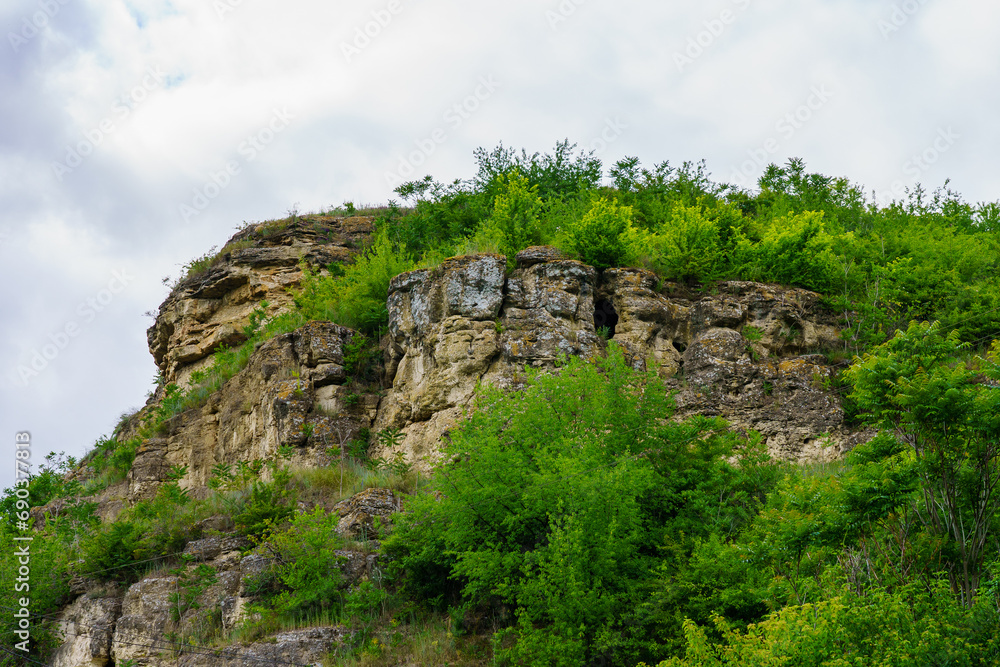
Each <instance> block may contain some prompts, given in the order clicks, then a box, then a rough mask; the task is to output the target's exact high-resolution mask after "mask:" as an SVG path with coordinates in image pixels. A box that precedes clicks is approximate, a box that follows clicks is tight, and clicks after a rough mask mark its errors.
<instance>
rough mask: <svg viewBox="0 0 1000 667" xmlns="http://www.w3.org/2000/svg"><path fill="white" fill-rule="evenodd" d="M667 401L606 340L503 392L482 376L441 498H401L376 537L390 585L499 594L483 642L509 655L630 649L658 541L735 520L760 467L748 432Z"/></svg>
mask: <svg viewBox="0 0 1000 667" xmlns="http://www.w3.org/2000/svg"><path fill="white" fill-rule="evenodd" d="M671 411H672V407H671V402H670V399H669V397H668V396H667V394H666V393H665V391H664V389H663V386H662V383H661V382H659V380H658V379H657V378H656V377H655V376H654V375H642V374H637V373H635V372H634V371H632V370H631V369H630V368H629V367H628V366H627V364H626V363H625V361H624V357H623V355H622V353H621V351H620V350H618V349H617V348H615V347H614V346H612V348H611V353H610V356H609V358H608V359H607V360H604V361H601V362H600V363H599V365H593V364H588V363H586V362H583V361H580V360H578V359H570V360H568V362H567V363H566V365H565V366H564V367H562V368H560V369H559V371H558V372H557V373H554V374H548V375H532V376H531V377H530V378H529V380H528V386H527V388H526V389H525V390H524V391H521V392H519V393H518V394H516V395H514V396H507V395H504V394H502V393H500V392H498V391H496V390H492V389H483V390H482V393H481V394H480V396H479V405H478V408H477V410H476V412H475V413H474V414H473V416H472V417H471V418H470V420H469V422H467V423H466V425H465V426H464V427H462V428H461V429H460V430H458V431H457V432H456V431H453V432H452V442H451V444H450V445H449V446H448V448H447V455H448V457H449V458H448V460H449V461H450V463H448V464H446V465H444V466H443V467H442V468H441V469H440V471H439V472H438V473H437V475H436V478H435V481H434V482H433V484H432V486H433V487H434V488H435V489H436V490H437V491H438V492H439V493H440V494H441V499H440V500H435V499H434V497H433V496H430V495H428V496H423V497H420V498H417V499H415V500H414V501H413V503H412V504H411V511H410V512H409V513H407V514H405V515H403V516H402V517H401V519H400V523H399V525H398V526H397V528H396V531H395V532H394V534H393V535H392V536H390V538H389V540H388V541H387V542H386V548H387V549H388V550H389V552H390V553H391V554H392V555H393V556H394V558H395V563H396V567H397V571H398V573H399V575H400V576H401V577H402V583H403V585H404V587H405V588H406V589H407V590H410V591H412V592H414V593H417V594H419V595H421V596H425V597H426V598H429V599H430V600H432V601H433V602H435V603H436V604H439V605H443V604H447V603H451V604H459V602H460V601H464V602H465V604H469V605H473V606H487V607H492V606H495V605H511V606H512V608H513V609H514V611H515V617H516V621H517V622H516V624H515V625H513V626H511V627H510V628H508V629H507V630H506V631H505V632H504V633H502V634H501V635H500V636H499V637H498V641H501V642H502V641H503V636H506V635H510V636H511V637H512V638H514V639H515V640H516V641H515V643H514V645H513V647H512V648H509V649H502V651H501V652H502V653H503V654H504V655H506V656H507V657H508V658H509V659H511V660H513V661H515V662H519V663H522V662H526V663H531V664H540V663H546V664H548V663H549V662H551V661H554V662H551V664H581V663H582V662H586V660H588V659H591V658H593V657H595V656H598V655H619V656H620V657H622V656H626V655H632V656H634V655H640V654H641V653H642V650H643V649H642V646H643V645H644V644H643V642H648V641H651V638H650V637H647V636H645V635H644V633H645V632H646V631H648V630H649V628H642V627H639V628H635V627H632V626H630V625H629V624H627V623H625V622H624V615H625V613H626V612H627V611H628V610H630V609H633V608H634V607H635V605H636V603H637V598H636V597H635V596H636V593H637V591H638V589H639V587H641V586H642V584H643V582H650V581H652V580H653V578H654V576H655V573H656V571H657V569H658V566H659V563H660V551H661V547H662V545H663V544H664V543H665V542H669V543H672V544H674V545H675V548H676V549H678V550H679V552H680V553H685V552H686V551H687V550H688V549H690V547H691V545H692V544H693V542H692V540H693V539H694V538H696V537H698V536H705V535H707V534H709V533H710V532H712V531H713V530H718V531H722V532H723V533H726V532H729V531H731V530H736V529H737V528H738V527H739V526H740V525H742V524H744V523H745V522H746V521H748V520H749V519H750V518H751V517H752V516H753V514H754V512H755V511H756V508H757V507H759V505H760V503H761V502H762V500H763V493H764V492H765V490H766V489H765V488H763V487H761V486H760V485H759V483H760V482H761V481H762V480H765V479H767V477H768V476H767V475H766V474H763V475H762V473H761V471H762V470H764V469H766V468H767V467H768V466H769V464H768V463H767V462H766V458H762V457H761V456H760V449H759V443H758V444H755V443H753V442H746V441H741V440H740V439H738V438H737V437H736V436H734V435H733V434H730V433H729V432H728V431H727V430H726V428H725V425H724V424H723V423H721V422H718V421H714V420H707V419H695V420H690V421H687V422H684V423H674V422H664V421H662V419H661V418H662V417H663V416H665V415H669V414H670V412H671ZM732 456H738V457H739V460H740V464H739V466H736V465H734V464H732V463H730V462H729V457H732ZM765 486H766V484H765ZM449 579H450V580H451V582H449ZM654 643H655V641H654Z"/></svg>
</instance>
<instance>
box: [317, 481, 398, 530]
mask: <svg viewBox="0 0 1000 667" xmlns="http://www.w3.org/2000/svg"><path fill="white" fill-rule="evenodd" d="M399 509H400V504H399V498H397V497H396V494H394V493H393V492H392V491H390V490H389V489H365V490H364V491H362V492H361V493H357V494H355V495H353V496H351V497H350V498H348V499H347V500H343V501H341V502H339V503H337V504H336V505H334V507H333V511H334V512H337V514H339V515H340V517H341V518H340V523H338V524H337V533H338V534H340V535H342V536H344V537H347V538H352V539H353V538H361V539H373V540H377V539H379V538H380V537H382V536H381V535H380V534H379V530H378V528H377V527H376V525H375V519H376V518H377V519H379V520H380V522H381V523H382V525H383V526H386V525H388V524H389V522H390V520H391V517H392V515H393V514H394V513H396V512H398V511H399Z"/></svg>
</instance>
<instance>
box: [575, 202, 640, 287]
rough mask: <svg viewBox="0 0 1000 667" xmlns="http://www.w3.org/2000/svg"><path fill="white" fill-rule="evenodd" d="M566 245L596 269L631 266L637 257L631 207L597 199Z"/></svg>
mask: <svg viewBox="0 0 1000 667" xmlns="http://www.w3.org/2000/svg"><path fill="white" fill-rule="evenodd" d="M566 242H567V244H568V246H569V249H570V250H572V251H573V252H575V253H576V254H577V255H579V256H580V259H581V260H583V262H584V263H585V264H590V265H592V266H594V268H596V269H599V270H602V269H607V268H610V267H615V266H626V265H628V264H630V263H631V262H633V261H635V259H636V256H637V254H638V250H637V248H636V239H635V235H634V230H633V229H632V208H631V207H630V206H623V205H619V204H618V202H617V201H616V200H608V199H603V198H600V197H594V199H593V201H592V202H591V205H590V210H588V211H587V212H586V213H585V214H584V215H583V217H582V218H581V219H580V220H579V221H577V222H575V223H573V224H572V226H571V227H570V229H569V231H568V234H567V241H566Z"/></svg>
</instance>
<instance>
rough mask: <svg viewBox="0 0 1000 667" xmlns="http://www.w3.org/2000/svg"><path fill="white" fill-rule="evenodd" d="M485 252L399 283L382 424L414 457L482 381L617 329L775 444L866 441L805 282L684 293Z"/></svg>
mask: <svg viewBox="0 0 1000 667" xmlns="http://www.w3.org/2000/svg"><path fill="white" fill-rule="evenodd" d="M505 264H506V262H505V258H504V257H500V256H498V255H475V256H468V257H458V258H453V259H450V260H447V261H446V262H444V263H442V264H441V265H440V266H438V267H437V268H435V269H426V270H421V271H413V272H410V273H406V274H403V275H400V276H397V277H396V278H395V279H394V280H393V281H392V283H391V285H390V287H389V318H390V324H389V336H388V341H387V344H386V350H387V357H388V359H387V366H388V369H389V375H390V377H392V378H393V382H392V388H391V390H389V391H388V393H387V395H386V397H385V398H384V399H383V400H382V402H381V404H380V406H379V410H378V415H377V419H376V423H375V428H376V429H381V428H389V427H391V428H399V429H401V430H402V431H403V432H404V434H405V440H404V443H403V449H404V451H405V452H406V453H407V455H408V456H410V457H412V458H413V459H414V460H421V459H422V458H423V457H429V460H431V461H432V460H433V457H434V454H435V453H436V451H437V443H438V442H439V441H440V438H441V437H442V436H443V435H444V434H446V433H447V432H448V430H449V429H451V428H453V427H454V426H455V425H456V424H457V422H458V420H459V419H460V418H461V415H462V413H463V411H464V410H465V409H466V408H467V407H468V405H469V403H470V400H471V398H472V396H473V393H474V391H475V387H476V384H477V383H479V382H481V381H482V382H487V383H490V384H493V385H497V386H511V385H512V384H514V383H515V382H516V381H517V378H518V373H519V372H520V371H522V369H523V368H524V366H525V365H530V366H533V367H544V366H551V365H552V364H553V363H554V361H555V360H556V358H557V357H558V356H559V355H560V354H566V355H581V356H594V355H600V354H603V353H604V351H605V349H606V345H607V343H606V341H605V338H607V339H610V340H614V341H615V342H616V343H617V344H619V345H620V346H621V347H622V348H623V349H624V351H625V353H626V355H627V357H628V359H629V360H630V361H631V363H632V364H633V366H635V367H636V368H639V369H651V370H655V371H656V372H657V373H658V374H659V375H660V376H661V377H663V378H664V379H665V380H666V381H667V382H668V383H669V384H670V385H671V386H672V387H673V388H675V389H676V390H677V392H678V393H677V403H678V407H679V414H680V415H682V416H683V415H686V414H694V413H699V414H711V415H719V416H722V417H725V418H727V419H728V420H730V422H731V423H732V424H733V425H734V426H736V427H738V428H746V429H751V428H752V429H756V430H759V431H760V432H761V433H762V434H763V435H764V437H765V439H766V441H767V444H768V448H769V450H770V451H771V453H772V454H774V455H776V456H779V457H781V458H785V459H791V460H817V459H829V458H836V457H838V456H839V455H840V454H841V453H842V451H843V450H844V449H846V448H849V447H851V446H852V444H853V438H854V436H853V434H851V433H850V432H848V431H847V430H845V429H844V428H843V412H842V410H841V408H840V402H839V400H837V398H836V397H835V396H833V395H832V394H831V393H830V392H828V391H827V390H825V389H824V388H823V383H824V380H825V379H826V378H828V377H829V375H830V373H831V370H830V368H829V366H828V365H827V362H826V358H825V357H824V356H823V354H822V352H825V351H829V350H833V349H836V348H838V347H839V346H840V345H841V343H840V341H839V338H838V330H837V327H836V324H837V322H836V317H835V315H834V314H833V313H831V312H829V311H827V310H826V309H824V308H823V307H822V305H821V303H820V296H819V295H818V294H816V293H814V292H810V291H808V290H803V289H795V288H783V287H778V286H774V285H763V284H759V283H752V282H736V281H733V282H725V283H721V284H720V285H718V286H717V293H714V294H711V295H708V296H696V297H695V298H691V297H688V298H684V297H677V296H672V294H683V293H684V289H683V288H682V287H681V286H679V285H673V284H661V281H659V279H658V278H657V277H656V275H655V274H653V273H651V272H649V271H644V270H642V269H632V268H624V269H609V270H607V271H604V272H603V273H600V274H599V273H598V272H597V271H595V270H594V268H593V267H590V266H587V265H585V264H582V263H580V262H577V261H573V260H568V259H564V258H563V257H562V256H561V255H560V254H559V252H558V251H557V250H555V249H553V248H544V247H538V248H528V249H527V250H524V251H522V252H521V253H519V254H518V256H517V268H515V269H514V270H513V271H512V272H510V273H509V274H507V273H505V271H504V268H505Z"/></svg>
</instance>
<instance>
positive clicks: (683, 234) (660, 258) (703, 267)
mask: <svg viewBox="0 0 1000 667" xmlns="http://www.w3.org/2000/svg"><path fill="white" fill-rule="evenodd" d="M655 239H656V240H655V241H654V244H655V252H656V257H655V259H653V260H652V263H653V265H654V267H655V268H656V270H657V273H659V274H660V275H661V276H663V277H664V278H666V279H667V280H679V281H684V282H707V281H710V280H712V279H714V278H716V277H717V276H718V275H720V274H721V271H722V268H723V266H724V248H723V247H722V239H721V238H720V234H719V228H718V226H717V224H716V222H715V221H714V220H712V219H710V218H708V217H707V216H706V215H705V213H704V212H703V211H702V210H701V208H699V207H697V206H690V207H689V206H677V207H675V208H674V209H673V210H671V211H670V213H669V215H668V217H667V219H666V220H665V221H664V222H662V223H661V224H660V225H659V226H658V227H657V229H656V236H655Z"/></svg>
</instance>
